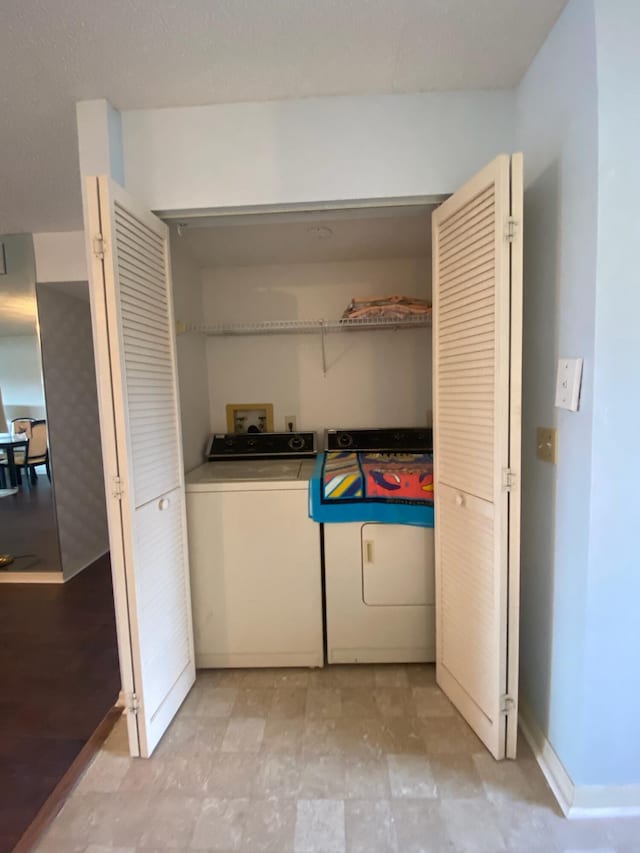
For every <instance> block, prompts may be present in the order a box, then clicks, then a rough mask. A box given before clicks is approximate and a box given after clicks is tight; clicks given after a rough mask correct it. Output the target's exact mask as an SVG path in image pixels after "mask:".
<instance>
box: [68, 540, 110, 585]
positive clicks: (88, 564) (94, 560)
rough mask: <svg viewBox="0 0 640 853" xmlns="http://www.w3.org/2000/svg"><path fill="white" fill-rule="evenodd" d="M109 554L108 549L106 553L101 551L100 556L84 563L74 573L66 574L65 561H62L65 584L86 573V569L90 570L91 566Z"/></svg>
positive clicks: (97, 555)
mask: <svg viewBox="0 0 640 853" xmlns="http://www.w3.org/2000/svg"><path fill="white" fill-rule="evenodd" d="M108 553H109V549H108V548H107V549H106V550H105V551H100V553H99V554H96V555H95V557H92V558H91V559H90V560H89V561H88V562H86V563H82V565H81V566H78V567H77V568H75V569H74V570H73V571H72V572H69V573H67V572H65V569H64V560H63V561H62V574H63V575H64V582H65V583H67V581H70V580H71V579H72V578H75V577H77V576H78V575H79V574H80V572H84V570H85V569H88V568H89V566H92V565H93V564H94V563H95V562H97V561H98V560H101V559H102V558H103V557H104V555H105V554H108Z"/></svg>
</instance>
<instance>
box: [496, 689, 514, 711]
mask: <svg viewBox="0 0 640 853" xmlns="http://www.w3.org/2000/svg"><path fill="white" fill-rule="evenodd" d="M515 709H516V701H515V699H514V698H513V696H509V694H508V693H505V694H504V695H503V696H501V697H500V713H501V714H512V713H513V712H514V711H515Z"/></svg>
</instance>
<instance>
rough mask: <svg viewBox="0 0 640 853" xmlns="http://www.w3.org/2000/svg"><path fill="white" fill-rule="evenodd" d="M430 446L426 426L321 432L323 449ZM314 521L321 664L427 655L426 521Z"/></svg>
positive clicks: (430, 546) (430, 558)
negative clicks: (321, 606) (320, 569)
mask: <svg viewBox="0 0 640 853" xmlns="http://www.w3.org/2000/svg"><path fill="white" fill-rule="evenodd" d="M420 442H426V443H424V444H423V445H422V447H418V446H417V445H419V444H420ZM431 448H432V443H431V433H430V430H416V429H408V430H350V431H348V432H347V431H345V430H329V431H328V432H327V449H328V450H335V449H342V450H349V451H359V450H363V451H365V450H366V451H385V450H388V451H401V450H403V449H406V450H410V449H415V450H419V449H427V450H431ZM322 527H323V537H324V571H325V600H326V620H327V659H328V662H329V663H402V662H430V661H434V660H435V581H434V535H433V527H424V526H414V525H410V524H396V523H379V522H374V521H371V522H368V521H354V522H343V523H324V524H323V525H322Z"/></svg>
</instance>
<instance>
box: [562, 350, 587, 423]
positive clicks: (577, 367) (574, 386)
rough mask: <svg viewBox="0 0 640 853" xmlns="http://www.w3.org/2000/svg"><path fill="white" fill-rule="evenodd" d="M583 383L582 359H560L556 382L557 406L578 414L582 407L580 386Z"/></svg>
mask: <svg viewBox="0 0 640 853" xmlns="http://www.w3.org/2000/svg"><path fill="white" fill-rule="evenodd" d="M581 383H582V359H581V358H559V359H558V377H557V380H556V406H557V407H558V408H559V409H569V411H571V412H577V411H578V406H579V405H580V385H581Z"/></svg>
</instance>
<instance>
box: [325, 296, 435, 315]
mask: <svg viewBox="0 0 640 853" xmlns="http://www.w3.org/2000/svg"><path fill="white" fill-rule="evenodd" d="M429 314H431V305H430V304H429V303H428V302H427V301H426V299H418V298H417V297H415V296H382V297H378V298H374V297H367V298H363V299H358V298H355V297H354V298H353V299H352V300H351V302H350V303H349V305H348V307H347V308H346V310H345V311H344V313H343V315H342V319H343V320H362V319H367V318H372V317H380V318H384V319H388V320H403V319H406V318H409V317H424V316H427V315H429Z"/></svg>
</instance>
